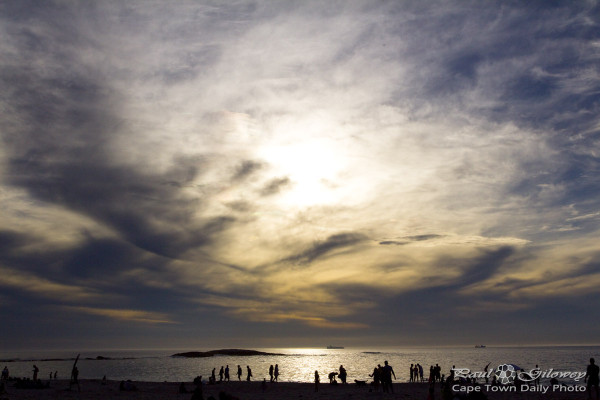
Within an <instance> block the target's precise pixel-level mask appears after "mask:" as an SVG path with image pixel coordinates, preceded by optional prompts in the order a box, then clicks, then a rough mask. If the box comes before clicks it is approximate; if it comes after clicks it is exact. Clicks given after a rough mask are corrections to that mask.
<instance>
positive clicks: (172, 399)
mask: <svg viewBox="0 0 600 400" xmlns="http://www.w3.org/2000/svg"><path fill="white" fill-rule="evenodd" d="M13 384H14V383H12V382H8V385H7V388H6V389H7V392H8V394H4V395H0V400H4V399H8V400H46V399H48V400H50V399H52V400H56V399H66V400H69V399H77V400H101V399H102V400H104V399H123V400H190V399H191V397H192V393H191V392H192V390H193V388H194V385H193V384H192V383H191V382H190V383H185V387H186V388H187V390H188V391H189V393H182V394H180V393H179V385H180V383H176V382H133V384H134V385H135V386H136V387H137V391H120V390H119V382H117V381H108V382H107V383H106V384H105V385H102V383H101V381H100V380H81V382H80V387H81V392H78V391H77V389H76V388H74V390H72V391H69V390H68V388H69V382H68V381H60V380H59V381H52V383H51V386H50V388H48V389H17V388H15V387H13ZM262 386H263V385H262V383H261V382H258V381H257V382H245V381H242V382H237V381H235V382H228V383H220V384H216V385H203V394H204V399H208V398H209V397H210V396H213V397H214V398H215V399H218V398H219V392H221V391H224V392H225V393H227V394H229V395H232V396H235V397H236V398H238V399H240V400H312V399H319V400H325V399H327V400H359V399H420V400H426V399H427V398H428V392H429V391H428V389H429V385H428V384H426V383H394V391H395V393H383V392H381V389H380V390H379V391H374V390H373V388H371V387H370V386H367V387H364V386H357V385H356V384H354V383H351V384H348V385H336V386H332V385H329V384H328V383H321V384H320V386H319V391H318V392H315V390H314V389H315V385H314V384H312V383H290V382H278V383H267V385H266V388H265V389H264V391H263V387H262ZM483 393H484V394H485V395H486V396H487V397H488V399H490V400H507V399H522V400H542V399H544V400H560V399H567V400H568V399H578V400H585V399H587V393H585V392H568V391H558V390H555V391H552V388H550V390H548V392H547V393H541V392H534V391H528V392H521V393H518V392H489V391H485V390H483ZM465 396H466V393H462V397H463V398H464V397H465ZM435 400H442V393H441V389H440V385H439V384H438V385H436V388H435Z"/></svg>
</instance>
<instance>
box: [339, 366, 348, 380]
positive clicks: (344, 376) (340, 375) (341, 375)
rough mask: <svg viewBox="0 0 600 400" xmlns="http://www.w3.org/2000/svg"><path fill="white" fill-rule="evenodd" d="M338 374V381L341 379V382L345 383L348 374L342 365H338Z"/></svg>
mask: <svg viewBox="0 0 600 400" xmlns="http://www.w3.org/2000/svg"><path fill="white" fill-rule="evenodd" d="M338 376H339V377H340V381H342V383H343V384H346V377H347V376H348V374H347V373H346V368H344V366H343V365H340V373H339V374H338Z"/></svg>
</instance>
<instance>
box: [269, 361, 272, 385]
mask: <svg viewBox="0 0 600 400" xmlns="http://www.w3.org/2000/svg"><path fill="white" fill-rule="evenodd" d="M269 377H270V380H269V381H270V382H273V364H271V366H270V367H269Z"/></svg>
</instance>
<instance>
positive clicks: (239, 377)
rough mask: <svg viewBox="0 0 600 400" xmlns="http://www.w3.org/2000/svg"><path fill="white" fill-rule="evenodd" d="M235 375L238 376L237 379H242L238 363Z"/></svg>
mask: <svg viewBox="0 0 600 400" xmlns="http://www.w3.org/2000/svg"><path fill="white" fill-rule="evenodd" d="M237 377H238V381H241V380H242V367H240V366H239V365H238V367H237Z"/></svg>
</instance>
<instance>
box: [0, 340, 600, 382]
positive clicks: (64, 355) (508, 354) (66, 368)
mask: <svg viewBox="0 0 600 400" xmlns="http://www.w3.org/2000/svg"><path fill="white" fill-rule="evenodd" d="M190 350H194V351H195V350H200V351H206V350H212V349H187V350H181V349H179V350H106V351H101V350H94V351H81V352H79V353H80V354H81V357H80V359H79V362H78V364H77V366H78V368H79V371H80V374H79V377H80V378H81V379H101V378H102V377H103V376H106V378H107V379H109V380H118V381H120V380H127V379H131V380H133V381H152V382H163V381H168V382H190V381H192V380H193V379H194V378H195V377H196V376H198V375H201V376H202V377H203V380H207V379H208V377H209V376H210V374H211V372H212V370H213V368H216V374H217V379H218V373H219V369H220V368H221V366H226V365H229V368H230V374H231V379H237V376H236V370H237V366H238V365H241V367H242V371H243V376H242V379H243V380H244V379H245V378H246V366H250V368H251V369H252V374H253V380H254V381H257V380H262V379H263V378H267V380H268V379H269V366H270V365H275V364H278V365H279V372H280V375H279V380H280V381H285V382H312V380H313V377H314V371H315V370H318V371H319V374H320V375H321V377H322V378H321V380H322V381H323V380H324V379H325V380H326V379H327V374H328V373H329V372H333V371H338V370H339V367H340V365H343V366H344V368H346V370H347V373H348V382H353V381H354V380H355V379H358V380H369V379H370V378H369V376H368V375H369V374H370V373H372V372H373V368H374V367H376V366H377V365H378V364H381V365H383V362H384V361H386V360H387V361H388V362H389V364H390V365H391V366H392V367H393V368H394V371H395V373H396V377H397V380H396V382H408V381H409V366H410V365H411V364H416V363H419V364H421V365H422V366H423V369H424V375H425V378H427V376H428V375H429V367H430V366H431V365H435V364H439V365H440V366H441V369H442V373H443V374H446V375H448V373H449V371H450V369H451V368H452V366H456V368H468V369H470V370H471V371H472V372H476V371H483V370H484V367H485V366H486V365H487V364H489V368H490V369H493V368H496V367H498V366H499V365H502V364H513V365H515V366H518V367H520V368H522V369H524V370H526V371H529V370H531V369H533V368H534V367H535V366H536V365H538V366H539V368H540V369H541V370H542V371H545V372H549V374H547V376H548V377H549V376H550V372H558V371H567V372H585V370H586V367H587V365H588V363H589V359H590V357H594V358H596V360H599V362H600V346H540V347H485V348H475V347H436V348H430V347H411V348H401V347H398V348H344V349H326V348H322V349H317V348H315V349H308V348H256V349H252V350H258V351H263V352H268V353H281V354H282V355H277V356H262V355H261V356H247V357H237V356H214V357H210V358H179V357H171V355H173V354H175V353H178V352H181V351H190ZM77 354H78V352H76V351H68V352H66V351H36V352H32V351H19V352H9V351H0V368H4V366H6V367H8V369H9V371H10V375H11V376H13V377H31V376H32V370H33V365H34V364H36V365H37V367H38V368H39V370H40V372H39V375H38V376H39V377H41V378H42V379H43V380H47V379H48V378H49V374H50V373H52V374H53V375H54V372H57V377H58V379H69V377H70V373H71V367H72V365H73V360H74V358H75V357H76V356H77ZM98 357H100V358H103V359H98ZM544 379H546V380H548V379H549V378H546V377H545V378H544ZM544 379H542V381H544ZM559 380H560V379H559ZM570 383H573V382H570ZM579 383H581V384H583V382H579Z"/></svg>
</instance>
